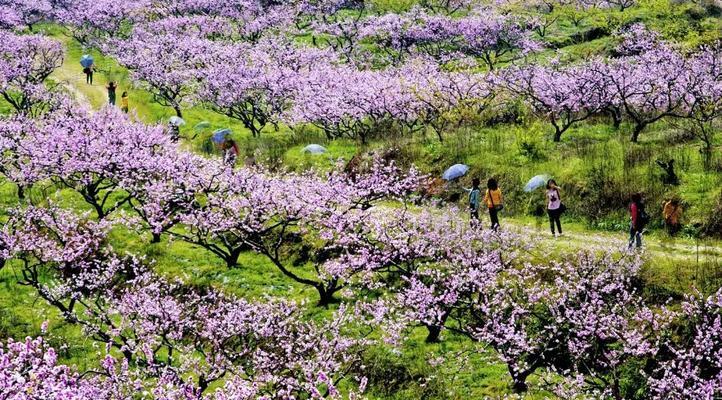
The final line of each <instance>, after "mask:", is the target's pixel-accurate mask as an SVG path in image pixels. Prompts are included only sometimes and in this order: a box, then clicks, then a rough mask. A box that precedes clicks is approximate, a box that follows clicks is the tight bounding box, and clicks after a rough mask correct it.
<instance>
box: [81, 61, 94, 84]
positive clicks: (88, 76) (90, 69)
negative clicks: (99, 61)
mask: <svg viewBox="0 0 722 400" xmlns="http://www.w3.org/2000/svg"><path fill="white" fill-rule="evenodd" d="M94 72H95V65H94V64H90V65H88V66H87V67H85V68H83V73H84V74H85V83H87V84H88V85H92V84H93V73H94Z"/></svg>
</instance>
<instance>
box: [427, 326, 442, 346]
mask: <svg viewBox="0 0 722 400" xmlns="http://www.w3.org/2000/svg"><path fill="white" fill-rule="evenodd" d="M426 329H427V330H428V331H429V333H428V334H427V335H426V340H425V341H426V343H439V342H441V326H438V325H426Z"/></svg>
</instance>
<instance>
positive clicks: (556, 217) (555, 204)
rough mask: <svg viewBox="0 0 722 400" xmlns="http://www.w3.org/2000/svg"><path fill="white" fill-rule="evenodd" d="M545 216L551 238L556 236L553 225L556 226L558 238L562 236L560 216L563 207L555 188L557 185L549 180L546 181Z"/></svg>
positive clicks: (557, 190) (557, 188) (552, 180)
mask: <svg viewBox="0 0 722 400" xmlns="http://www.w3.org/2000/svg"><path fill="white" fill-rule="evenodd" d="M546 196H547V214H549V226H550V227H551V230H552V236H555V237H556V236H557V234H556V233H555V231H554V225H555V224H556V228H557V231H559V236H562V235H563V233H562V223H561V220H560V218H561V216H562V213H563V212H564V206H563V204H562V198H561V196H560V195H559V186H557V183H556V181H555V180H554V179H549V180H548V181H547V193H546Z"/></svg>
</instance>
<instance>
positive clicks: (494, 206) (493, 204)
mask: <svg viewBox="0 0 722 400" xmlns="http://www.w3.org/2000/svg"><path fill="white" fill-rule="evenodd" d="M484 202H485V203H486V206H487V207H488V208H489V218H490V219H491V229H493V230H498V229H499V226H500V225H499V211H501V210H502V209H503V208H504V198H503V197H502V195H501V189H500V188H499V184H498V183H497V181H496V179H494V178H490V179H489V180H488V181H487V182H486V194H485V195H484Z"/></svg>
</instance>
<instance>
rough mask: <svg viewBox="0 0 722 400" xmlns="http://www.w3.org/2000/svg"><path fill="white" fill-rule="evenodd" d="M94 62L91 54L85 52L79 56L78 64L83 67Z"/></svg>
mask: <svg viewBox="0 0 722 400" xmlns="http://www.w3.org/2000/svg"><path fill="white" fill-rule="evenodd" d="M94 62H95V60H93V56H91V55H88V54H85V55H84V56H82V57H80V65H82V66H83V68H88V67H90V66H91V65H93V63H94Z"/></svg>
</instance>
